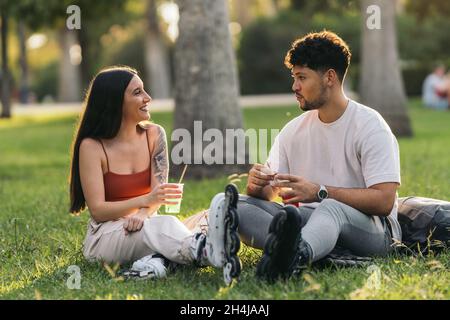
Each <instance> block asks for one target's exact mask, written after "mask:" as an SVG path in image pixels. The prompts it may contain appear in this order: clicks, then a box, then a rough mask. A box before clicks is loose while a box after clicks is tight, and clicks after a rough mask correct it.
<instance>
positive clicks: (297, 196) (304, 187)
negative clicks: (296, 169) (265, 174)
mask: <svg viewBox="0 0 450 320" xmlns="http://www.w3.org/2000/svg"><path fill="white" fill-rule="evenodd" d="M273 186H274V187H278V188H286V189H287V188H290V190H283V189H282V190H281V191H280V192H279V195H280V197H282V198H286V200H284V203H285V204H293V203H298V202H315V201H318V199H317V192H318V191H319V189H320V186H319V185H318V184H315V183H312V182H309V181H308V180H306V179H305V178H302V177H299V176H294V175H291V174H276V175H275V183H274V184H273Z"/></svg>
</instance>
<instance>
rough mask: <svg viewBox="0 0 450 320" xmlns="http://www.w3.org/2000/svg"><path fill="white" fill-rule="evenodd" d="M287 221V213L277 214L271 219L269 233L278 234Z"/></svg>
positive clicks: (282, 211)
mask: <svg viewBox="0 0 450 320" xmlns="http://www.w3.org/2000/svg"><path fill="white" fill-rule="evenodd" d="M286 220H287V213H286V211H284V210H281V211H280V212H278V214H277V215H276V216H275V217H273V220H272V222H271V223H270V226H269V233H278V232H279V231H280V230H281V229H282V228H283V225H284V223H285V222H286Z"/></svg>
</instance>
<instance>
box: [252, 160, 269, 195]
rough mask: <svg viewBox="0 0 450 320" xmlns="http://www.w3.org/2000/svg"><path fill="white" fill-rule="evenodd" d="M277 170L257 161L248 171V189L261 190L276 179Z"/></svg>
mask: <svg viewBox="0 0 450 320" xmlns="http://www.w3.org/2000/svg"><path fill="white" fill-rule="evenodd" d="M274 175H275V172H273V171H272V170H271V169H270V168H269V167H267V166H265V165H262V164H259V163H255V164H254V165H253V167H252V168H251V169H250V171H249V173H248V182H247V190H248V191H250V192H261V191H262V189H263V188H264V187H265V186H268V185H269V184H270V182H271V181H272V180H273V179H274Z"/></svg>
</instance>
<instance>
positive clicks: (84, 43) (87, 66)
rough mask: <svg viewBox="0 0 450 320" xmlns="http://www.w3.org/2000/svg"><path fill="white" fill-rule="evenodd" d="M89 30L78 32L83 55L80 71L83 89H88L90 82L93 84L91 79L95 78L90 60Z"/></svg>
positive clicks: (86, 28) (82, 29) (84, 29)
mask: <svg viewBox="0 0 450 320" xmlns="http://www.w3.org/2000/svg"><path fill="white" fill-rule="evenodd" d="M88 30H89V28H88V27H85V28H81V29H80V30H77V34H78V43H79V44H80V47H81V53H82V55H83V56H82V60H81V64H80V71H79V72H80V73H81V80H80V81H81V86H82V88H87V87H88V86H89V82H91V79H92V77H93V75H92V68H91V59H90V50H91V46H90V45H89V36H88ZM73 31H74V30H73ZM94 72H95V71H94Z"/></svg>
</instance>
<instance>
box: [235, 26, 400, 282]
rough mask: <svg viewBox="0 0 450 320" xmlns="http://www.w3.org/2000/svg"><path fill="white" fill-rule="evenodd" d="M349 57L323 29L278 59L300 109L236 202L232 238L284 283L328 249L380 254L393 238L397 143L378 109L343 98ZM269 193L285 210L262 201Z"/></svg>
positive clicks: (262, 270)
mask: <svg viewBox="0 0 450 320" xmlns="http://www.w3.org/2000/svg"><path fill="white" fill-rule="evenodd" d="M350 58H351V53H350V50H349V48H348V46H347V44H346V43H345V42H344V41H343V40H342V39H341V38H339V37H338V36H337V35H336V34H334V33H332V32H328V31H323V32H320V33H311V34H308V35H306V36H305V37H303V38H301V39H298V40H296V41H295V42H294V43H293V44H292V47H291V49H290V50H289V51H288V53H287V55H286V58H285V65H286V66H287V67H288V68H289V69H290V70H291V73H292V77H293V85H292V90H293V91H294V93H295V96H296V98H297V101H298V103H299V106H300V108H301V109H302V110H303V111H305V112H304V113H303V114H302V115H300V116H298V117H297V118H295V119H293V120H292V121H290V122H289V123H288V124H287V125H286V126H285V127H284V128H283V129H282V131H281V132H280V134H279V135H278V136H277V138H276V140H275V142H274V145H273V146H272V149H271V151H270V154H269V158H268V160H267V162H266V164H265V165H261V164H255V165H254V166H253V168H252V169H251V170H250V172H249V178H248V185H247V194H248V196H243V195H241V196H240V200H239V203H238V215H239V221H240V223H239V233H240V236H241V239H242V240H243V241H244V242H245V243H247V244H248V245H251V246H254V247H256V248H264V254H263V256H262V259H261V261H260V262H259V263H258V265H257V275H258V276H260V277H262V278H264V279H267V280H275V279H277V278H280V277H281V278H288V277H290V276H291V275H293V274H296V273H298V272H299V271H301V269H302V268H303V267H305V266H306V265H308V264H309V263H311V262H313V261H317V260H319V259H321V258H323V257H325V256H326V255H328V254H329V253H330V252H331V251H332V250H333V249H334V248H335V247H336V246H339V247H342V248H345V249H347V250H350V251H351V252H352V253H354V254H356V255H361V256H369V255H385V254H387V253H388V252H389V251H390V249H391V244H392V243H393V239H395V240H401V229H400V226H399V224H398V221H397V201H396V200H397V192H396V191H397V188H398V186H399V185H400V164H399V163H400V161H399V150H398V144H397V140H396V138H395V137H394V135H393V134H392V132H391V130H390V128H389V126H388V125H387V123H386V122H385V121H384V119H383V118H382V117H381V116H380V114H379V113H378V112H376V111H375V110H373V109H370V108H368V107H366V106H364V105H362V104H359V103H357V102H355V101H352V100H350V99H348V98H347V97H346V96H345V94H344V92H343V82H344V80H345V75H346V72H347V68H348V66H349V64H350ZM277 196H281V197H282V198H283V199H285V200H284V203H285V204H286V206H282V205H280V204H277V203H275V202H271V200H274V199H275V198H276V197H277ZM299 202H300V206H299V207H298V208H296V207H295V206H293V205H298V203H299Z"/></svg>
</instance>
